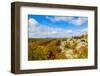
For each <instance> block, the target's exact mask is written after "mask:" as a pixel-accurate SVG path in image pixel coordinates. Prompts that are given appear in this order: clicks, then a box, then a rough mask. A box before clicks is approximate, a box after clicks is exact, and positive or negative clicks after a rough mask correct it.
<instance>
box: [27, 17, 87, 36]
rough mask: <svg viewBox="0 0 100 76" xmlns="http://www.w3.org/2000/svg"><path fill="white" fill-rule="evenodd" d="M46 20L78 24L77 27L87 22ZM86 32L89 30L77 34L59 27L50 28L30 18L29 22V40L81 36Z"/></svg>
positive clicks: (68, 18) (70, 18) (58, 18)
mask: <svg viewBox="0 0 100 76" xmlns="http://www.w3.org/2000/svg"><path fill="white" fill-rule="evenodd" d="M46 18H47V19H49V20H51V21H52V22H57V21H66V20H67V21H68V22H69V23H72V24H76V26H80V25H81V24H82V23H84V22H85V20H86V19H85V18H77V19H73V17H54V18H50V17H48V16H46ZM84 31H87V28H85V29H82V30H78V31H76V32H75V31H73V30H71V29H64V28H59V27H50V26H47V25H42V24H40V23H39V22H38V21H36V20H35V19H34V18H30V19H29V20H28V32H29V38H65V37H72V36H78V35H81V34H82V33H83V32H84Z"/></svg>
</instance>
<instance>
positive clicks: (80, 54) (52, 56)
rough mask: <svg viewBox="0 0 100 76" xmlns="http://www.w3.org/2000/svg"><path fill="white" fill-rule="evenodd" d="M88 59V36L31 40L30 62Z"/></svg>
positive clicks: (29, 41)
mask: <svg viewBox="0 0 100 76" xmlns="http://www.w3.org/2000/svg"><path fill="white" fill-rule="evenodd" d="M80 58H82V59H84V58H88V37H87V35H81V36H74V37H72V38H29V39H28V60H56V59H80Z"/></svg>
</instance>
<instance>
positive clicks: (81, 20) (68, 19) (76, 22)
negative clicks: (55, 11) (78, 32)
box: [46, 16, 88, 26]
mask: <svg viewBox="0 0 100 76" xmlns="http://www.w3.org/2000/svg"><path fill="white" fill-rule="evenodd" d="M46 18H47V19H49V20H51V21H52V22H58V21H65V22H68V23H71V24H74V25H76V26H81V25H82V24H84V23H85V22H87V21H88V20H87V18H86V17H78V18H74V17H71V16H67V17H60V16H55V17H49V16H47V17H46Z"/></svg>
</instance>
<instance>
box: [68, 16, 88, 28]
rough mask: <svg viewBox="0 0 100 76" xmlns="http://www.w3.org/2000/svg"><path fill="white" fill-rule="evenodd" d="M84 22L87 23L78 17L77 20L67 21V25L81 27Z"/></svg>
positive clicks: (84, 19)
mask: <svg viewBox="0 0 100 76" xmlns="http://www.w3.org/2000/svg"><path fill="white" fill-rule="evenodd" d="M85 22H87V18H82V17H79V18H77V19H72V20H71V21H69V23H72V24H74V25H77V26H81V25H82V24H84V23H85Z"/></svg>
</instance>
